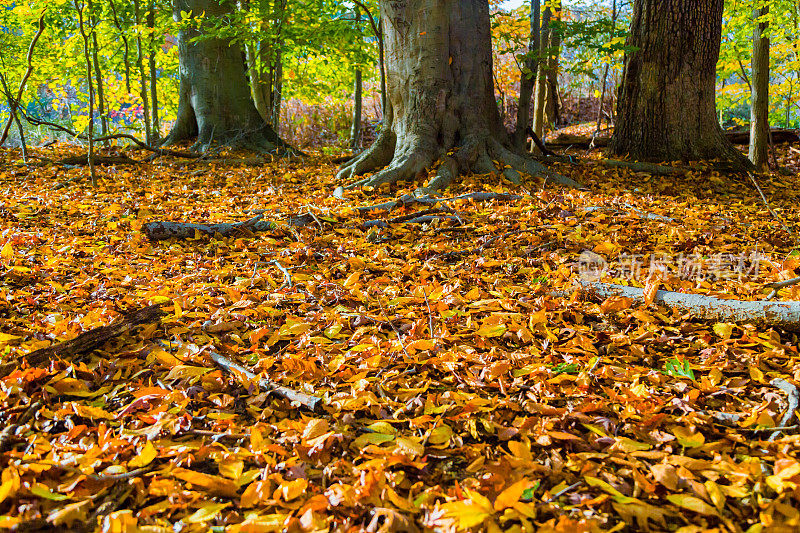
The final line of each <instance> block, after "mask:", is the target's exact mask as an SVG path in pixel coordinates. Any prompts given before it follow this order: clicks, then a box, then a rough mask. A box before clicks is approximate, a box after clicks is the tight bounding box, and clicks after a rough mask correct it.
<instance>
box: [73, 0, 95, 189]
mask: <svg viewBox="0 0 800 533" xmlns="http://www.w3.org/2000/svg"><path fill="white" fill-rule="evenodd" d="M83 8H84V5H83V3H81V2H80V0H75V9H76V10H77V11H78V28H79V29H80V32H81V37H82V38H83V59H84V61H85V62H86V85H87V86H88V87H89V127H88V131H87V136H88V137H89V155H88V156H87V157H88V159H89V176H90V177H91V180H92V187H97V173H96V172H95V168H94V87H93V84H92V59H91V56H90V54H89V35H88V34H87V33H86V25H85V23H84V17H83Z"/></svg>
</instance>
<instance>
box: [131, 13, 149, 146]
mask: <svg viewBox="0 0 800 533" xmlns="http://www.w3.org/2000/svg"><path fill="white" fill-rule="evenodd" d="M133 10H134V22H136V67H137V68H138V70H139V83H140V86H139V97H140V98H141V99H142V110H143V113H142V114H143V118H144V131H145V138H146V139H147V143H148V144H151V143H152V142H153V133H152V130H151V129H150V99H149V98H148V97H147V76H146V75H145V72H144V49H143V47H142V35H141V29H142V10H141V0H133Z"/></svg>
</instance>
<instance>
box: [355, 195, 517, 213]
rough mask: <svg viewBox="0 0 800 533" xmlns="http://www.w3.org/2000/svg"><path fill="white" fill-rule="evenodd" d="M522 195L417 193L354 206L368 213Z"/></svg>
mask: <svg viewBox="0 0 800 533" xmlns="http://www.w3.org/2000/svg"><path fill="white" fill-rule="evenodd" d="M521 198H522V196H519V195H518V194H509V193H497V192H470V193H466V194H462V195H459V196H452V197H450V198H437V197H435V196H429V195H418V194H404V195H403V196H401V197H400V198H398V199H397V200H390V201H388V202H384V203H381V204H375V205H365V206H360V207H357V208H356V211H358V212H359V213H368V212H370V211H393V210H395V209H397V208H398V207H403V206H407V205H413V204H425V205H430V206H434V205H436V204H438V203H447V202H454V201H456V200H474V201H476V202H485V201H488V200H505V201H510V200H520V199H521Z"/></svg>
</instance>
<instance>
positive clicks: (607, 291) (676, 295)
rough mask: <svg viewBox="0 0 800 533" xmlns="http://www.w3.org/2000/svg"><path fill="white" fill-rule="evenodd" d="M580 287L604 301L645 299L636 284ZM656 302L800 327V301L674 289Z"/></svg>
mask: <svg viewBox="0 0 800 533" xmlns="http://www.w3.org/2000/svg"><path fill="white" fill-rule="evenodd" d="M580 289H581V291H582V292H583V293H585V294H586V295H588V296H591V297H593V298H597V299H600V300H605V299H606V298H610V297H612V296H624V297H627V298H631V299H633V300H634V301H635V302H637V303H639V304H641V303H643V302H644V290H643V289H639V288H636V287H627V286H623V285H613V284H608V283H598V282H588V281H583V282H581V285H580ZM653 302H654V303H656V304H658V305H663V306H665V307H668V308H670V309H672V310H674V311H677V312H679V313H683V314H688V315H689V316H690V317H691V318H696V319H702V320H714V321H717V322H747V323H751V324H756V325H759V326H762V327H779V328H783V329H787V330H790V331H799V330H800V302H792V301H781V302H776V301H769V300H760V301H742V300H723V299H721V298H714V297H711V296H705V295H702V294H689V293H683V292H670V291H657V292H656V296H655V298H654V299H653Z"/></svg>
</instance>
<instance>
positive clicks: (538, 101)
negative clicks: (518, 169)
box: [532, 2, 552, 151]
mask: <svg viewBox="0 0 800 533" xmlns="http://www.w3.org/2000/svg"><path fill="white" fill-rule="evenodd" d="M551 18H552V9H551V8H550V3H549V2H548V3H546V4H545V8H544V12H543V13H542V27H541V30H540V34H541V37H540V39H539V57H540V58H542V59H541V60H540V61H539V68H538V70H537V74H536V94H535V95H534V103H533V131H534V132H535V133H536V135H537V136H538V137H539V138H540V139H544V130H545V122H544V103H545V92H546V91H547V66H548V61H547V59H546V58H547V50H548V46H549V44H550V19H551ZM532 149H533V150H534V151H538V148H536V147H535V146H534V147H533V148H532Z"/></svg>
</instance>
